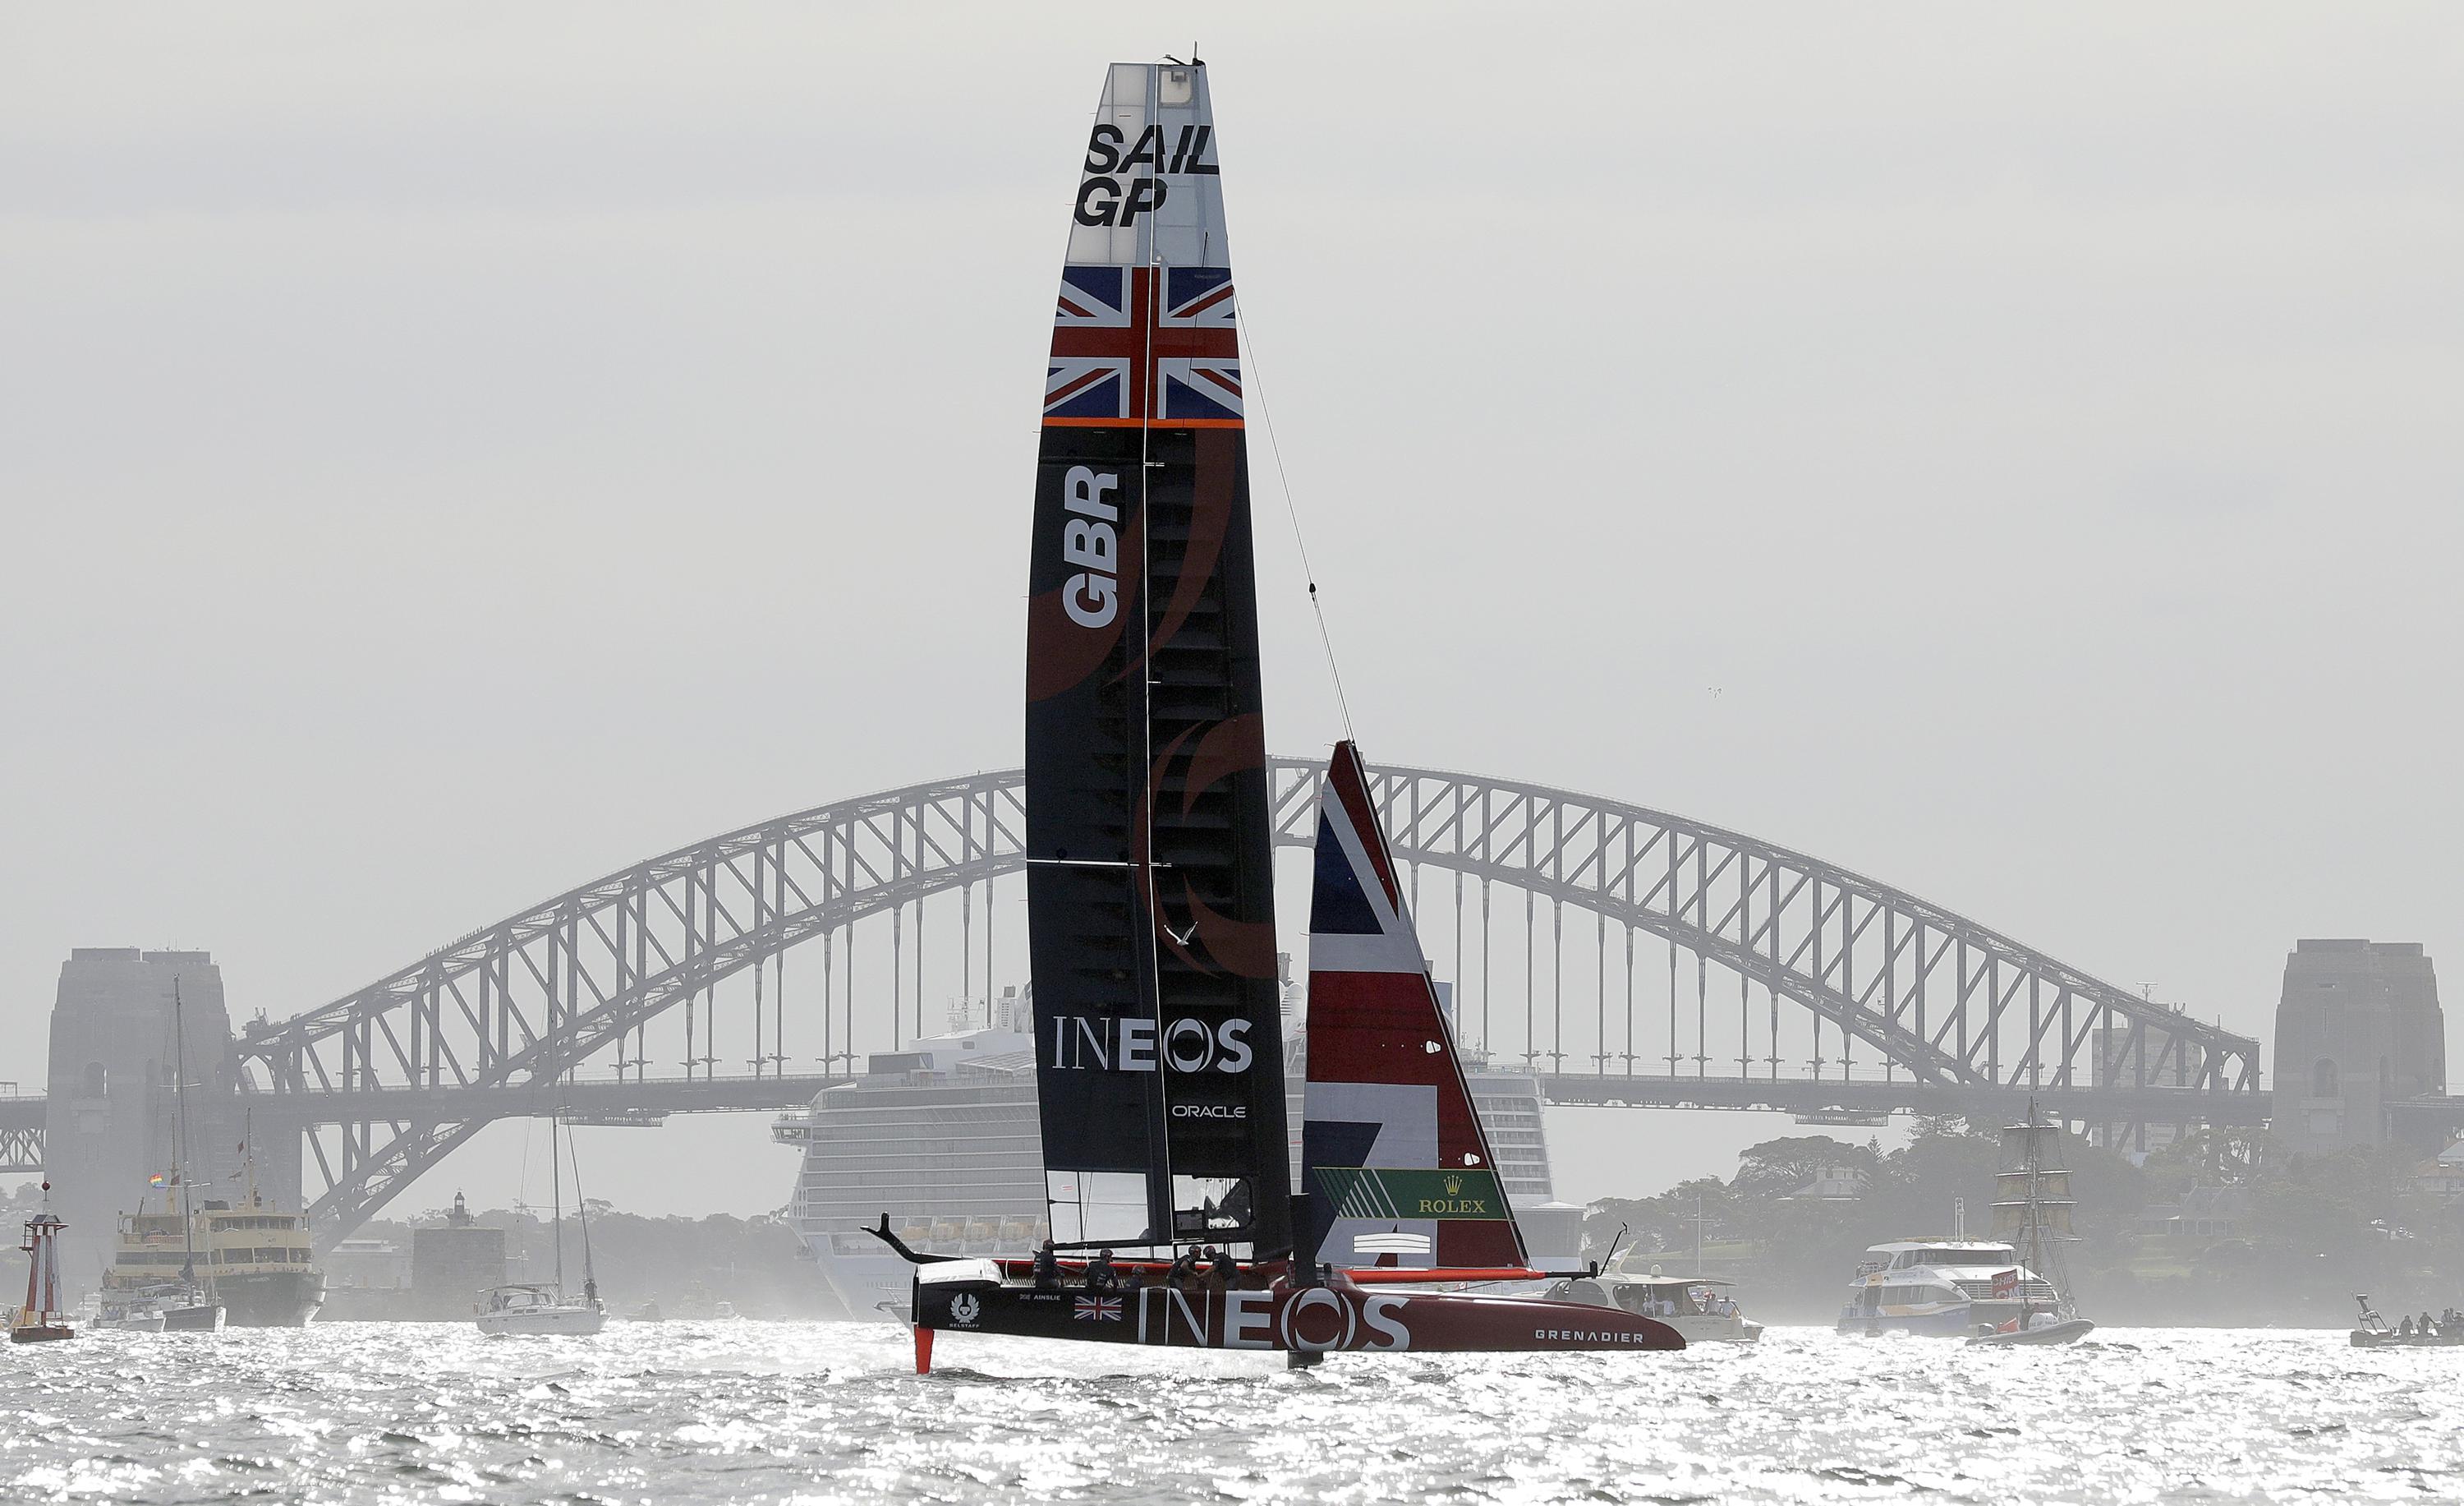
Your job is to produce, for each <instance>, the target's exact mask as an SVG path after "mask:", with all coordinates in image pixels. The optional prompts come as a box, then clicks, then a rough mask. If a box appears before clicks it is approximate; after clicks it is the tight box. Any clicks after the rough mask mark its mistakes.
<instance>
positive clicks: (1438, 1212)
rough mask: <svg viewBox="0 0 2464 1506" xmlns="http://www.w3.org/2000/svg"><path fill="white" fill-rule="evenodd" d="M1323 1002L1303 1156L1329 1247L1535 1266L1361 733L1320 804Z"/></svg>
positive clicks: (1453, 1264)
mask: <svg viewBox="0 0 2464 1506" xmlns="http://www.w3.org/2000/svg"><path fill="white" fill-rule="evenodd" d="M1303 1105H1304V1106H1303V1111H1302V1119H1301V1164H1302V1166H1303V1167H1304V1168H1305V1171H1306V1176H1307V1182H1308V1196H1309V1230H1308V1232H1309V1236H1311V1237H1312V1238H1313V1240H1314V1243H1313V1245H1312V1246H1311V1248H1313V1249H1314V1250H1315V1251H1316V1258H1317V1259H1319V1260H1321V1261H1324V1262H1327V1263H1330V1264H1333V1265H1338V1266H1345V1267H1367V1266H1378V1265H1387V1266H1397V1267H1402V1268H1406V1269H1412V1268H1420V1269H1425V1268H1430V1267H1445V1268H1448V1269H1464V1268H1471V1267H1488V1268H1495V1267H1509V1266H1511V1267H1520V1266H1523V1265H1524V1264H1525V1263H1526V1259H1525V1254H1524V1249H1523V1236H1522V1233H1521V1231H1520V1230H1518V1229H1516V1228H1515V1226H1514V1216H1513V1210H1512V1209H1511V1208H1510V1207H1507V1199H1506V1188H1505V1186H1504V1185H1503V1184H1501V1183H1500V1182H1499V1180H1498V1176H1497V1171H1496V1165H1497V1161H1496V1158H1495V1157H1494V1156H1492V1155H1491V1154H1490V1153H1489V1148H1488V1137H1487V1135H1486V1134H1485V1132H1484V1131H1483V1129H1482V1128H1481V1122H1480V1115H1479V1114H1478V1112H1477V1111H1475V1110H1474V1108H1473V1107H1472V1101H1471V1089H1470V1087H1469V1085H1468V1084H1467V1083H1465V1082H1464V1080H1463V1063H1462V1061H1461V1059H1460V1058H1459V1057H1458V1056H1457V1055H1456V1053H1455V1043H1454V1032H1453V1030H1451V1029H1450V1028H1449V1026H1448V1024H1447V1021H1446V1017H1445V1011H1444V1010H1443V1009H1441V1008H1440V1007H1439V1004H1438V992H1437V986H1436V985H1434V984H1433V983H1432V982H1431V981H1430V979H1429V972H1428V965H1427V963H1425V962H1424V961H1423V960H1422V958H1421V955H1420V941H1419V933H1418V932H1417V931H1415V930H1414V929H1413V926H1412V918H1411V915H1410V913H1409V912H1408V911H1407V910H1406V909H1405V908H1404V904H1403V892H1402V890H1401V888H1400V887H1399V886H1398V885H1397V883H1396V881H1395V859H1394V855H1393V853H1391V852H1390V851H1389V849H1388V847H1387V844H1386V833H1385V831H1383V830H1382V829H1380V827H1379V826H1378V823H1377V812H1376V810H1375V808H1374V807H1372V806H1371V805H1370V803H1369V783H1368V779H1367V777H1366V775H1365V774H1364V773H1363V771H1362V768H1361V764H1360V753H1359V750H1358V749H1356V748H1354V747H1353V745H1352V744H1351V743H1350V742H1342V743H1338V744H1336V746H1335V749H1334V758H1333V760H1332V762H1331V763H1330V764H1328V766H1327V773H1326V789H1325V793H1324V795H1323V796H1322V797H1321V798H1320V800H1319V802H1318V826H1317V874H1316V882H1315V888H1314V892H1313V893H1312V895H1311V897H1310V903H1309V1084H1308V1088H1307V1094H1306V1096H1305V1098H1304V1100H1303ZM1304 1243H1305V1244H1309V1240H1307V1239H1305V1241H1304Z"/></svg>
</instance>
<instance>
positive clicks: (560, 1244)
mask: <svg viewBox="0 0 2464 1506" xmlns="http://www.w3.org/2000/svg"><path fill="white" fill-rule="evenodd" d="M563 1122H564V1111H563V1110H562V1109H559V1110H557V1111H556V1112H555V1113H554V1114H552V1115H550V1116H548V1121H547V1176H548V1194H547V1198H548V1210H549V1212H548V1217H549V1219H550V1221H551V1227H552V1228H553V1229H555V1231H556V1232H555V1239H556V1299H557V1300H558V1301H560V1302H561V1301H563V1300H564V1163H562V1162H561V1161H559V1160H558V1159H557V1144H556V1141H557V1136H556V1130H557V1126H558V1125H560V1124H561V1123H563Z"/></svg>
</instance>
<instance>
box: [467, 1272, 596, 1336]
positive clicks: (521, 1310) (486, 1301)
mask: <svg viewBox="0 0 2464 1506" xmlns="http://www.w3.org/2000/svg"><path fill="white" fill-rule="evenodd" d="M481 1296H482V1300H481V1302H480V1304H479V1312H478V1317H477V1318H476V1321H477V1322H478V1325H479V1332H481V1333H483V1334H489V1335H494V1336H499V1337H512V1336H525V1337H547V1336H570V1337H578V1338H586V1337H587V1336H589V1335H591V1334H595V1333H597V1332H599V1331H600V1330H601V1329H603V1328H605V1327H606V1326H607V1305H606V1304H605V1302H602V1301H600V1300H599V1298H598V1297H597V1296H583V1297H582V1298H581V1299H579V1300H574V1299H571V1298H568V1297H566V1296H565V1295H564V1294H563V1293H562V1292H561V1291H559V1290H558V1289H557V1288H555V1287H553V1286H546V1285H537V1284H531V1283H519V1284H517V1285H513V1286H499V1287H490V1288H489V1289H488V1290H487V1291H486V1292H485V1293H483V1294H481Z"/></svg>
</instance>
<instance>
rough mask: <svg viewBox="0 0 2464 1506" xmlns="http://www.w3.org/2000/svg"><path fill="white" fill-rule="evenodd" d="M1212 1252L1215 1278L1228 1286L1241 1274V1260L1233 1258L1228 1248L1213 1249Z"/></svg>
mask: <svg viewBox="0 0 2464 1506" xmlns="http://www.w3.org/2000/svg"><path fill="white" fill-rule="evenodd" d="M1213 1254H1214V1256H1215V1278H1216V1279H1217V1280H1219V1281H1221V1282H1222V1283H1223V1284H1224V1285H1225V1286H1227V1287H1228V1286H1230V1285H1231V1284H1232V1283H1233V1281H1234V1280H1236V1279H1237V1278H1238V1277H1239V1276H1240V1274H1241V1262H1239V1261H1237V1260H1235V1259H1233V1258H1232V1251H1228V1250H1219V1251H1213Z"/></svg>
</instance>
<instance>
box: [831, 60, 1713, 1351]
mask: <svg viewBox="0 0 2464 1506" xmlns="http://www.w3.org/2000/svg"><path fill="white" fill-rule="evenodd" d="M1218 164H1219V157H1218V146H1217V139H1216V135H1215V122H1214V117H1213V111H1212V107H1211V104H1210V101H1209V99H1208V92H1207V77H1206V70H1205V67H1204V65H1203V64H1202V63H1199V62H1197V61H1195V60H1193V61H1191V62H1187V63H1183V62H1179V61H1176V60H1168V61H1165V62H1161V63H1116V64H1113V65H1112V67H1111V70H1110V72H1109V73H1108V74H1107V76H1106V78H1105V84H1104V92H1103V97H1102V100H1101V101H1100V103H1099V105H1098V107H1097V110H1096V115H1095V121H1094V124H1093V128H1092V130H1091V132H1090V134H1089V138H1088V144H1087V154H1086V159H1085V162H1084V164H1083V167H1082V171H1081V176H1080V181H1079V189H1078V194H1077V199H1076V203H1075V209H1074V210H1073V212H1072V215H1071V225H1070V230H1069V242H1068V250H1067V257H1066V261H1065V264H1064V266H1063V267H1062V272H1061V284H1060V292H1059V297H1058V299H1057V301H1056V305H1055V313H1054V321H1053V334H1052V345H1051V359H1050V361H1049V363H1048V364H1047V367H1046V385H1045V399H1044V426H1043V438H1042V443H1041V446H1040V449H1039V454H1038V457H1037V476H1036V488H1035V509H1034V541H1033V555H1032V564H1031V565H1030V568H1029V584H1028V596H1029V601H1028V608H1027V653H1026V793H1027V807H1026V834H1025V849H1026V867H1027V910H1028V930H1029V939H1028V949H1029V958H1030V964H1031V966H1032V968H1033V978H1034V1033H1035V1071H1036V1087H1037V1102H1038V1118H1039V1123H1040V1125H1041V1131H1042V1133H1041V1141H1042V1147H1043V1158H1044V1172H1045V1188H1044V1192H1045V1204H1046V1207H1047V1209H1048V1227H1049V1229H1050V1230H1051V1236H1052V1237H1051V1239H1050V1240H1049V1241H1047V1242H1046V1245H1045V1250H1044V1251H1040V1252H1039V1253H1038V1256H1037V1258H1034V1259H1028V1258H1026V1257H1025V1252H1024V1251H1021V1252H1020V1255H1019V1256H1017V1257H1011V1258H965V1257H958V1258H950V1257H935V1256H931V1255H925V1254H921V1253H918V1252H915V1251H910V1250H908V1249H907V1247H905V1245H904V1244H903V1243H902V1242H900V1241H899V1240H898V1238H897V1237H896V1236H895V1235H894V1234H892V1233H891V1230H890V1228H889V1221H888V1219H887V1217H885V1218H884V1220H883V1222H882V1227H881V1229H879V1230H878V1233H879V1237H880V1238H881V1239H882V1240H883V1241H884V1243H886V1244H888V1245H890V1246H891V1248H892V1249H893V1250H895V1251H898V1252H899V1253H901V1254H902V1255H905V1256H907V1257H908V1258H909V1259H910V1260H911V1261H913V1263H914V1268H915V1269H914V1275H913V1282H912V1285H911V1290H910V1300H909V1316H910V1318H911V1319H912V1321H913V1325H914V1333H915V1359H916V1367H917V1369H918V1370H919V1371H920V1370H923V1369H925V1368H928V1367H929V1365H930V1363H931V1359H932V1344H933V1337H934V1335H935V1333H940V1332H965V1333H998V1334H1014V1335H1030V1336H1037V1337H1043V1338H1050V1339H1075V1340H1096V1341H1104V1342H1113V1343H1143V1344H1160V1345H1178V1346H1188V1347H1198V1348H1212V1349H1258V1350H1281V1351H1284V1352H1286V1353H1287V1354H1290V1355H1292V1356H1293V1357H1294V1358H1295V1362H1308V1361H1309V1360H1311V1359H1313V1358H1314V1357H1315V1356H1317V1355H1318V1354H1321V1353H1323V1352H1325V1351H1329V1350H1406V1349H1409V1350H1526V1349H1633V1348H1645V1349H1662V1348H1664V1349H1678V1348H1683V1347H1684V1340H1683V1339H1681V1338H1680V1337H1679V1336H1678V1335H1677V1334H1676V1333H1675V1332H1674V1331H1673V1330H1671V1329H1669V1328H1668V1327H1667V1326H1666V1325H1664V1324H1661V1323H1658V1322H1655V1321H1652V1320H1650V1319H1647V1318H1639V1317H1636V1316H1632V1315H1628V1314H1624V1313H1620V1312H1617V1311H1614V1310H1607V1309H1602V1308H1598V1307H1588V1306H1579V1305H1575V1304H1571V1303H1548V1302H1534V1301H1518V1300H1512V1299H1509V1298H1505V1297H1492V1296H1470V1295H1465V1294H1462V1293H1454V1292H1444V1293H1441V1292H1435V1291H1421V1292H1407V1291H1401V1290H1391V1289H1390V1288H1395V1287H1400V1286H1407V1285H1411V1284H1419V1283H1429V1284H1434V1283H1441V1282H1458V1283H1459V1282H1463V1281H1468V1280H1477V1279H1508V1278H1522V1279H1533V1278H1537V1277H1539V1276H1540V1275H1541V1274H1542V1273H1540V1272H1538V1271H1535V1270H1532V1269H1531V1268H1530V1267H1529V1263H1528V1261H1527V1260H1526V1259H1525V1256H1524V1251H1523V1247H1522V1241H1521V1238H1520V1236H1519V1234H1518V1233H1517V1231H1516V1229H1515V1226H1514V1223H1513V1220H1512V1218H1511V1217H1510V1216H1509V1213H1508V1209H1507V1203H1506V1196H1505V1191H1504V1188H1503V1186H1502V1185H1500V1183H1499V1180H1498V1177H1497V1172H1496V1166H1495V1162H1494V1158H1493V1157H1492V1155H1491V1154H1490V1151H1489V1148H1488V1146H1487V1143H1486V1141H1485V1137H1484V1135H1483V1132H1482V1130H1481V1126H1480V1122H1479V1118H1478V1116H1477V1115H1476V1114H1474V1113H1473V1112H1472V1111H1471V1105H1470V1097H1469V1094H1468V1092H1467V1091H1466V1089H1465V1086H1464V1082H1463V1069H1462V1064H1461V1061H1460V1059H1459V1057H1458V1056H1457V1054H1456V1052H1455V1048H1454V1041H1453V1036H1452V1032H1451V1030H1449V1028H1448V1025H1447V1022H1446V1020H1445V1017H1444V1014H1443V1012H1442V1010H1441V1009H1440V1008H1439V1007H1438V1001H1437V995H1436V991H1435V988H1434V986H1433V985H1432V983H1431V981H1430V978H1429V975H1428V971H1427V967H1426V964H1425V963H1423V962H1422V960H1421V953H1420V949H1419V941H1418V939H1417V936H1416V934H1415V932H1414V930H1413V928H1412V924H1411V920H1410V917H1409V916H1408V914H1407V913H1406V912H1405V910H1404V906H1403V902H1402V898H1401V895H1400V892H1399V891H1398V890H1397V887H1396V885H1395V881H1394V873H1395V867H1394V862H1393V859H1392V856H1391V854H1389V853H1388V851H1387V846H1386V841H1385V837H1384V834H1383V833H1382V832H1381V831H1379V829H1378V826H1377V820H1376V816H1375V811H1374V809H1373V808H1371V806H1370V804H1369V800H1368V792H1367V784H1366V780H1365V779H1364V777H1363V776H1362V773H1361V767H1360V761H1359V756H1358V754H1357V752H1356V751H1355V750H1354V749H1353V747H1352V745H1351V744H1350V743H1349V742H1346V743H1344V744H1342V745H1340V746H1338V747H1337V748H1336V750H1335V755H1334V760H1333V763H1332V764H1331V767H1330V769H1329V773H1328V778H1327V781H1326V785H1325V794H1324V797H1323V799H1322V801H1321V805H1320V824H1319V831H1318V848H1317V871H1316V890H1315V897H1314V900H1313V902H1312V906H1311V944H1312V948H1313V952H1312V956H1311V960H1310V967H1311V984H1310V994H1311V1002H1310V1018H1309V1084H1308V1092H1307V1094H1306V1096H1305V1097H1304V1105H1305V1107H1304V1118H1303V1126H1302V1128H1303V1165H1304V1170H1305V1174H1306V1182H1307V1185H1306V1187H1305V1189H1304V1192H1303V1194H1302V1195H1301V1196H1300V1197H1298V1198H1295V1197H1294V1195H1293V1191H1292V1187H1291V1175H1290V1170H1289V1166H1288V1161H1287V1157H1288V1145H1289V1142H1288V1140H1287V1134H1288V1130H1287V1124H1286V1120H1285V1086H1284V1080H1283V1059H1284V1053H1283V1052H1282V1051H1281V1050H1280V1049H1279V1045H1278V1042H1279V1030H1278V1023H1279V1021H1278V1015H1279V1008H1278V1002H1279V1001H1278V996H1277V968H1276V957H1275V918H1274V893H1273V882H1272V878H1273V874H1272V868H1271V861H1272V853H1271V847H1270V832H1269V825H1268V822H1269V809H1268V788H1267V778H1266V758H1265V748H1266V742H1265V722H1264V717H1263V698H1262V692H1261V687H1260V681H1259V667H1258V607H1257V587H1256V581H1255V578H1254V565H1253V562H1252V545H1251V534H1250V517H1249V495H1248V469H1247V455H1246V451H1245V447H1244V442H1243V407H1242V401H1243V394H1242V382H1241V369H1240V348H1239V339H1240V337H1239V328H1238V325H1237V323H1236V321H1235V317H1234V302H1233V288H1232V271H1231V257H1230V251H1229V246H1228V244H1227V242H1226V239H1225V235H1224V221H1223V202H1222V189H1221V178H1220V175H1219V166H1218ZM1199 1251H1206V1252H1208V1253H1209V1255H1210V1256H1211V1258H1209V1259H1207V1260H1206V1261H1205V1264H1204V1269H1203V1273H1202V1274H1201V1273H1198V1272H1194V1271H1192V1270H1191V1269H1190V1265H1191V1262H1190V1259H1189V1257H1190V1256H1191V1255H1193V1254H1195V1253H1197V1252H1199ZM1090 1256H1091V1258H1089V1257H1090ZM1364 1261H1365V1263H1364ZM1072 1288H1074V1290H1073V1289H1072Z"/></svg>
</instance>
